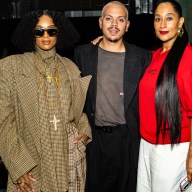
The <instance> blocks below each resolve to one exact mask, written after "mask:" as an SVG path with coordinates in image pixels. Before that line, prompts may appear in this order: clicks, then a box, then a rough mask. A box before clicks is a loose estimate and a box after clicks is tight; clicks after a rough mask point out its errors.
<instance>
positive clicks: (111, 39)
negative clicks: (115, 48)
mask: <svg viewBox="0 0 192 192" xmlns="http://www.w3.org/2000/svg"><path fill="white" fill-rule="evenodd" d="M107 39H108V40H109V41H110V42H113V43H116V42H118V41H119V39H118V38H116V37H115V38H111V37H108V38H107Z"/></svg>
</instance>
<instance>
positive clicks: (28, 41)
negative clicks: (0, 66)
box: [12, 10, 79, 52]
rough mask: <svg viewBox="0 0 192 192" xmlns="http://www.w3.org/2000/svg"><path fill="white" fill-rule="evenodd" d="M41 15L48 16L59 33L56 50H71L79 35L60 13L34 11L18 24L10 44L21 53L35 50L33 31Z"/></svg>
mask: <svg viewBox="0 0 192 192" xmlns="http://www.w3.org/2000/svg"><path fill="white" fill-rule="evenodd" d="M42 15H48V16H49V17H50V18H52V19H53V23H54V24H55V26H56V27H57V29H58V31H59V33H58V35H57V43H56V49H58V50H65V49H68V48H71V47H73V46H74V45H75V43H77V42H78V40H79V33H78V32H77V30H76V29H75V27H74V25H73V24H72V23H71V22H70V21H69V19H68V18H66V17H65V16H64V14H63V13H62V12H60V11H54V10H36V11H32V12H30V13H28V14H26V15H25V16H24V17H23V18H22V20H21V22H20V23H19V24H18V26H17V28H16V30H15V31H14V33H13V35H12V43H13V44H14V45H15V46H16V47H17V48H18V49H20V50H21V51H22V52H31V51H34V50H35V34H34V29H35V27H36V24H37V23H38V21H39V18H40V17H41V16H42Z"/></svg>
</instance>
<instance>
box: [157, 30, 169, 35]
mask: <svg viewBox="0 0 192 192" xmlns="http://www.w3.org/2000/svg"><path fill="white" fill-rule="evenodd" d="M159 33H160V34H161V35H166V34H167V33H169V31H159Z"/></svg>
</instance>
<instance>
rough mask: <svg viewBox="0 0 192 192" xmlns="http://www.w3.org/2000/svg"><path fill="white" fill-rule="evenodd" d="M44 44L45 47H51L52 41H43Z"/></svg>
mask: <svg viewBox="0 0 192 192" xmlns="http://www.w3.org/2000/svg"><path fill="white" fill-rule="evenodd" d="M42 43H43V44H44V45H49V44H50V43H51V41H49V40H47V41H42Z"/></svg>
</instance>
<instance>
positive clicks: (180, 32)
mask: <svg viewBox="0 0 192 192" xmlns="http://www.w3.org/2000/svg"><path fill="white" fill-rule="evenodd" d="M183 33H184V29H183V27H179V29H178V31H177V35H178V36H179V37H182V36H183Z"/></svg>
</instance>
